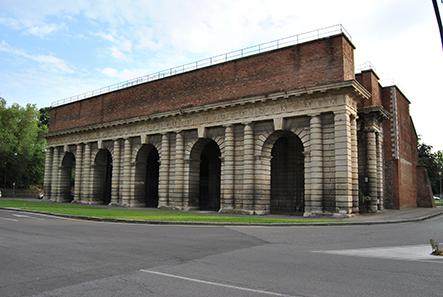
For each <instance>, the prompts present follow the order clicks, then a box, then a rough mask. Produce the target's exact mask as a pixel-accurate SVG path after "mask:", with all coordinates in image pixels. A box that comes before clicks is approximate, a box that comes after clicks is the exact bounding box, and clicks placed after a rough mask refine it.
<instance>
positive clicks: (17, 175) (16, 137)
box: [0, 98, 47, 188]
mask: <svg viewBox="0 0 443 297" xmlns="http://www.w3.org/2000/svg"><path fill="white" fill-rule="evenodd" d="M46 131H47V126H46V125H45V123H42V122H41V121H40V112H39V110H38V109H37V108H36V107H35V105H31V104H28V105H26V106H25V107H22V106H20V105H18V104H12V105H11V106H10V107H8V106H7V105H6V100H5V99H3V98H0V140H1V141H0V168H1V170H0V182H1V184H2V186H3V187H7V188H10V187H12V184H13V183H15V184H16V187H17V188H27V187H29V186H30V185H41V184H42V183H43V171H44V158H45V149H46V140H45V139H44V138H43V136H44V133H45V132H46Z"/></svg>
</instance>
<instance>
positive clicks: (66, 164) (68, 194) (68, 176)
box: [60, 152, 75, 202]
mask: <svg viewBox="0 0 443 297" xmlns="http://www.w3.org/2000/svg"><path fill="white" fill-rule="evenodd" d="M74 184H75V156H74V154H73V153H71V152H66V153H65V156H64V157H63V161H62V170H61V176H60V196H61V200H62V202H71V201H72V200H73V199H74Z"/></svg>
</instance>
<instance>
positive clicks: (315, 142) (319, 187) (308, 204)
mask: <svg viewBox="0 0 443 297" xmlns="http://www.w3.org/2000/svg"><path fill="white" fill-rule="evenodd" d="M310 132H311V133H310V139H311V147H310V156H311V162H310V168H311V174H310V201H305V212H307V213H309V212H311V213H314V214H315V213H322V211H323V208H322V202H323V141H322V139H323V136H322V125H321V115H320V114H317V115H313V116H312V117H311V119H310Z"/></svg>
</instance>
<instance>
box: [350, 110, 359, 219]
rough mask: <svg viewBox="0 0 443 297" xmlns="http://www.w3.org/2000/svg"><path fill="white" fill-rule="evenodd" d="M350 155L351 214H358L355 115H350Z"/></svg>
mask: <svg viewBox="0 0 443 297" xmlns="http://www.w3.org/2000/svg"><path fill="white" fill-rule="evenodd" d="M351 145H352V149H351V154H352V212H353V213H358V212H359V208H358V204H359V200H358V198H359V193H358V143H357V115H351Z"/></svg>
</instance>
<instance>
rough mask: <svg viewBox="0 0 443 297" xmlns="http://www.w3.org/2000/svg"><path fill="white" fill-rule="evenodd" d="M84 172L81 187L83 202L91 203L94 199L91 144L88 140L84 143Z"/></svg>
mask: <svg viewBox="0 0 443 297" xmlns="http://www.w3.org/2000/svg"><path fill="white" fill-rule="evenodd" d="M82 165H83V173H82V183H83V185H82V187H81V189H80V190H81V193H80V197H81V202H82V203H90V202H91V201H92V191H91V188H92V185H91V144H90V143H89V142H88V143H86V144H85V145H84V151H83V162H82Z"/></svg>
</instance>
